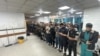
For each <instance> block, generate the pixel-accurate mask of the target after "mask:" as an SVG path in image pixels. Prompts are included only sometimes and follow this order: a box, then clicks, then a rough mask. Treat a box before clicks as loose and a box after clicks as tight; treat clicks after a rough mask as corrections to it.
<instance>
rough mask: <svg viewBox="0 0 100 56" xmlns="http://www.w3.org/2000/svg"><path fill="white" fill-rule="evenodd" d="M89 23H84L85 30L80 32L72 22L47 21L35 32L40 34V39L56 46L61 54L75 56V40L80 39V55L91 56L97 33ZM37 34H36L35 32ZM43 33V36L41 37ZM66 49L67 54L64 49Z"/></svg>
mask: <svg viewBox="0 0 100 56" xmlns="http://www.w3.org/2000/svg"><path fill="white" fill-rule="evenodd" d="M92 27H93V25H92V24H91V23H87V24H86V30H85V31H82V32H81V33H80V34H79V33H78V31H77V28H76V27H75V26H74V25H73V24H63V23H61V24H52V23H50V24H49V23H48V24H45V25H44V26H42V27H41V26H40V27H38V28H39V29H37V28H36V29H37V32H40V33H43V34H40V39H42V40H46V42H47V43H48V44H49V45H50V46H53V47H54V48H57V49H58V51H59V52H63V50H64V53H63V56H67V55H68V56H72V51H73V53H74V56H77V41H79V39H80V46H81V54H80V55H81V56H93V52H94V51H93V50H94V49H95V43H96V42H97V41H98V37H99V33H98V32H97V31H93V30H92ZM37 35H38V34H37ZM43 35H44V37H42V36H43ZM67 50H68V54H66V51H67Z"/></svg>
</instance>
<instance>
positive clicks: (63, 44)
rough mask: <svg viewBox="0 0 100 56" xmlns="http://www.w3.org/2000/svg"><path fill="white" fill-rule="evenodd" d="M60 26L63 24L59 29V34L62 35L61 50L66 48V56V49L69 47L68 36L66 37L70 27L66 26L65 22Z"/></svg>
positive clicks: (64, 55)
mask: <svg viewBox="0 0 100 56" xmlns="http://www.w3.org/2000/svg"><path fill="white" fill-rule="evenodd" d="M60 26H61V28H60V30H59V35H60V49H59V51H60V52H62V51H63V49H64V54H63V56H66V50H67V48H68V38H67V37H66V35H67V34H68V29H67V28H66V26H65V25H64V24H63V23H61V24H60Z"/></svg>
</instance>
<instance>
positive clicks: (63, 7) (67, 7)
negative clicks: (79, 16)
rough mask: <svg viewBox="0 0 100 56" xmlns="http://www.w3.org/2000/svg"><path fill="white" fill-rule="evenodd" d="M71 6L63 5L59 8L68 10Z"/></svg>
mask: <svg viewBox="0 0 100 56" xmlns="http://www.w3.org/2000/svg"><path fill="white" fill-rule="evenodd" d="M69 8H70V7H69V6H62V7H59V8H58V9H59V10H67V9H69Z"/></svg>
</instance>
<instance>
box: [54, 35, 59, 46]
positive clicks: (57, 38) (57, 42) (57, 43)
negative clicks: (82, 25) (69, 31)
mask: <svg viewBox="0 0 100 56" xmlns="http://www.w3.org/2000/svg"><path fill="white" fill-rule="evenodd" d="M55 43H56V47H58V46H59V36H56V38H55Z"/></svg>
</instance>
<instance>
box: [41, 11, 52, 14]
mask: <svg viewBox="0 0 100 56" xmlns="http://www.w3.org/2000/svg"><path fill="white" fill-rule="evenodd" d="M43 13H44V14H50V13H51V12H49V11H44V12H43Z"/></svg>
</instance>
